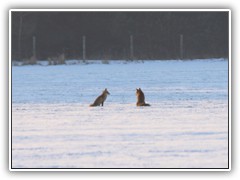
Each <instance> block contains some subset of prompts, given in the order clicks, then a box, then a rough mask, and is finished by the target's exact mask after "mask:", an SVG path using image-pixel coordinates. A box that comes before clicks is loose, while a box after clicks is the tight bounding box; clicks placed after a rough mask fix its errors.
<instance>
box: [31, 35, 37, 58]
mask: <svg viewBox="0 0 240 180" xmlns="http://www.w3.org/2000/svg"><path fill="white" fill-rule="evenodd" d="M32 51H33V52H32V55H33V57H35V58H36V37H35V36H33V48H32Z"/></svg>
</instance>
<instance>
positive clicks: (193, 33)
mask: <svg viewBox="0 0 240 180" xmlns="http://www.w3.org/2000/svg"><path fill="white" fill-rule="evenodd" d="M228 23H229V22H228V12H226V11H225V12H224V11H222V12H194V11H193V12H159V11H156V12H116V11H115V12H36V11H35V12H20V11H18V12H17V11H16V12H12V26H11V30H12V31H11V33H12V34H11V35H12V36H11V40H12V59H14V60H24V59H29V58H30V57H32V56H33V55H35V56H36V58H37V59H48V58H50V57H57V56H58V55H60V54H63V53H64V55H65V56H64V57H65V58H66V59H82V58H83V42H82V39H83V36H85V37H86V59H131V58H134V59H179V58H183V59H195V58H218V57H226V58H227V57H228V48H229V46H228V45H229V38H228V34H229V32H228V31H229V30H228V26H229V25H228ZM131 36H132V44H133V47H132V51H133V54H132V57H131V48H130V44H131V43H130V37H131ZM181 36H182V47H181V40H180V39H181V38H180V37H181ZM33 37H35V42H36V43H35V47H34V46H33V41H34V40H33V39H34V38H33ZM181 49H182V52H181ZM181 53H182V54H181ZM181 56H182V57H181Z"/></svg>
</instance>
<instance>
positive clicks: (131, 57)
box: [130, 35, 134, 60]
mask: <svg viewBox="0 0 240 180" xmlns="http://www.w3.org/2000/svg"><path fill="white" fill-rule="evenodd" d="M133 56H134V54H133V35H130V59H131V60H133Z"/></svg>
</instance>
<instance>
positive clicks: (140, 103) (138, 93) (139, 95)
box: [136, 88, 150, 106]
mask: <svg viewBox="0 0 240 180" xmlns="http://www.w3.org/2000/svg"><path fill="white" fill-rule="evenodd" d="M136 96H137V104H136V105H137V106H150V104H147V103H145V96H144V93H143V92H142V90H141V89H140V88H139V89H136Z"/></svg>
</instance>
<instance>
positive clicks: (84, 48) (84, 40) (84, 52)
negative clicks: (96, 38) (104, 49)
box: [82, 36, 86, 61]
mask: <svg viewBox="0 0 240 180" xmlns="http://www.w3.org/2000/svg"><path fill="white" fill-rule="evenodd" d="M82 46H83V61H85V59H86V37H85V36H83V37H82Z"/></svg>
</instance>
